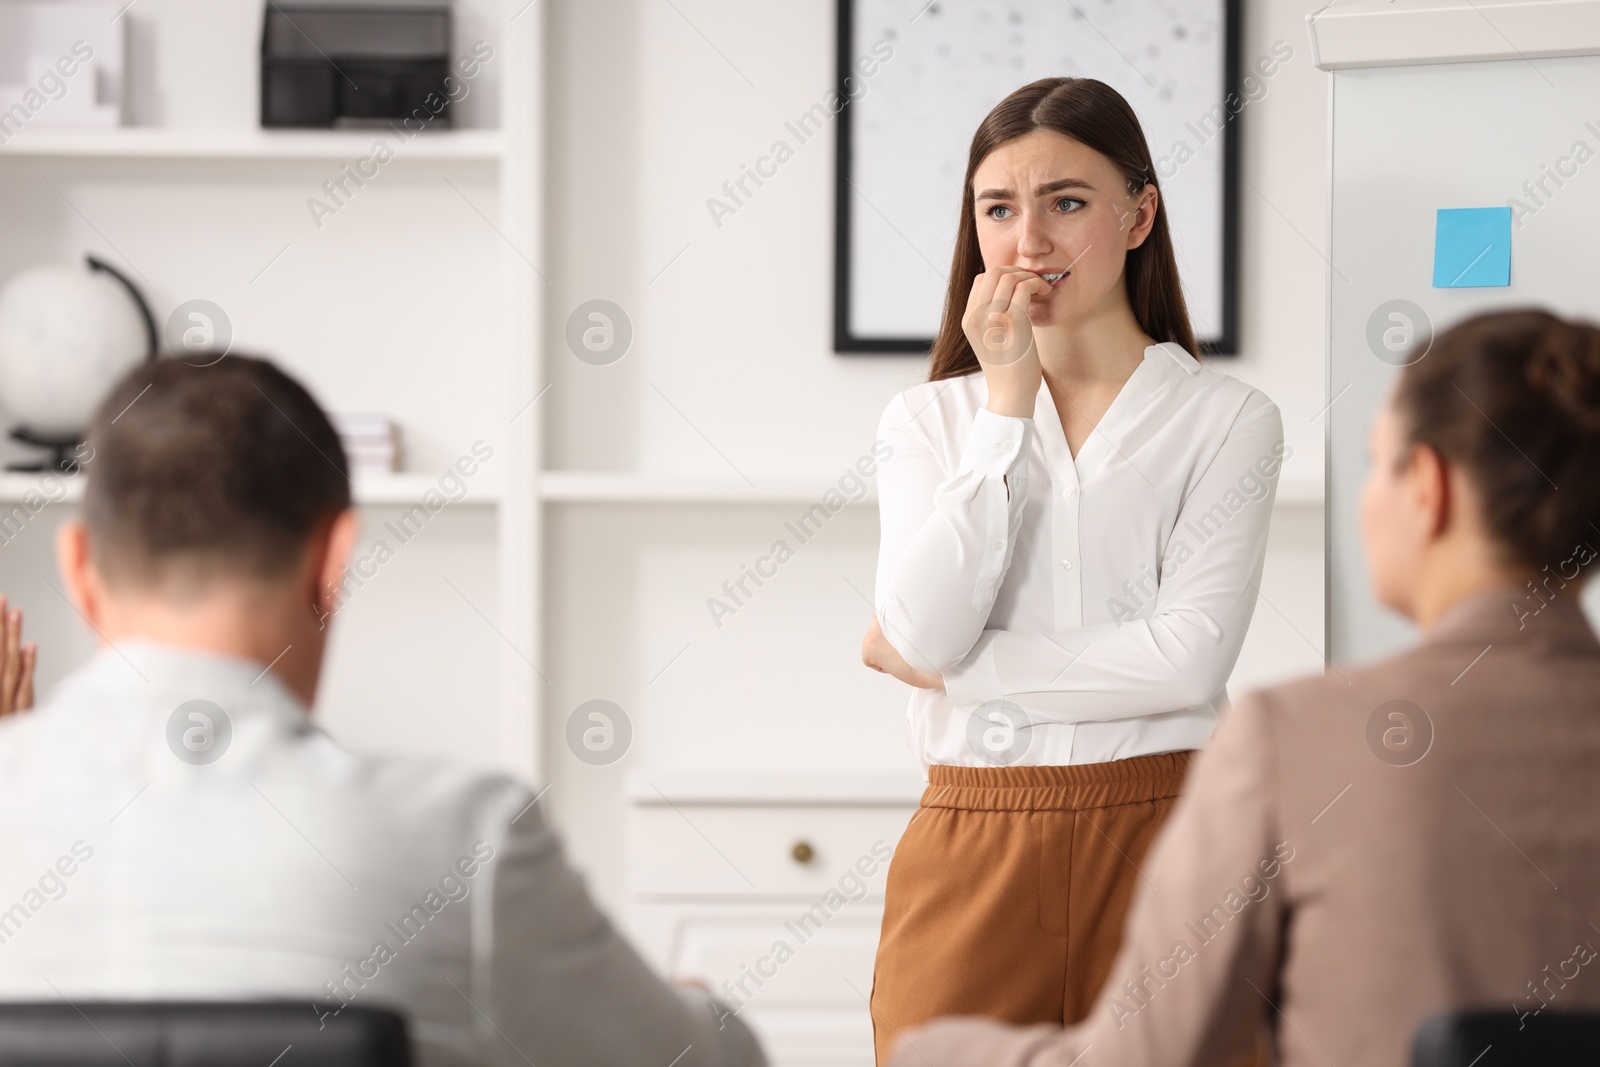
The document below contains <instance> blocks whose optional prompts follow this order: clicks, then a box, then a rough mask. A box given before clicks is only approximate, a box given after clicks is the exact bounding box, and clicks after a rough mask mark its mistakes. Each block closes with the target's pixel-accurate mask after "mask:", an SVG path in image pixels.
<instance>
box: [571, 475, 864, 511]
mask: <svg viewBox="0 0 1600 1067" xmlns="http://www.w3.org/2000/svg"><path fill="white" fill-rule="evenodd" d="M830 488H831V489H837V486H836V485H835V484H834V482H832V481H829V480H828V479H816V480H812V479H805V478H767V479H762V480H761V481H760V482H759V483H757V484H756V485H755V486H751V485H750V484H749V483H747V482H743V481H740V480H739V479H737V478H731V477H730V478H681V477H675V476H670V475H651V474H621V473H608V472H605V471H545V472H544V473H543V474H542V475H540V476H539V492H540V495H541V496H542V497H543V498H544V499H545V500H549V501H554V502H556V503H574V504H577V503H597V504H604V503H620V504H679V503H682V504H811V503H815V502H816V501H819V500H821V499H822V495H823V494H824V493H826V492H827V491H828V490H829V489H830ZM876 498H877V494H876V492H875V491H874V490H872V489H871V488H870V487H869V489H868V492H867V495H866V496H865V497H863V498H860V499H863V500H875V499H876Z"/></svg>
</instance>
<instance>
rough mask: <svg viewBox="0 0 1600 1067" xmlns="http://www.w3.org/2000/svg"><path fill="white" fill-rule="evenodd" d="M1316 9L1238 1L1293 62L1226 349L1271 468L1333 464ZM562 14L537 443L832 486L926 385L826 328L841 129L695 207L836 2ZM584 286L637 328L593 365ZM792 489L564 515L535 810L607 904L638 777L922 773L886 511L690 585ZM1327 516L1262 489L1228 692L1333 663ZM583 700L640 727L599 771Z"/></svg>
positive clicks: (725, 172)
mask: <svg viewBox="0 0 1600 1067" xmlns="http://www.w3.org/2000/svg"><path fill="white" fill-rule="evenodd" d="M1311 9H1312V5H1309V4H1305V5H1302V4H1293V3H1288V4H1268V3H1266V2H1264V0H1246V31H1245V37H1244V46H1243V57H1244V61H1245V62H1246V63H1251V62H1253V61H1254V59H1255V58H1257V57H1259V56H1262V55H1264V54H1266V53H1267V52H1268V51H1269V50H1270V48H1271V46H1272V44H1273V42H1275V41H1277V40H1279V39H1282V40H1284V41H1286V42H1287V43H1288V44H1289V45H1290V46H1291V47H1292V48H1293V50H1294V55H1293V58H1292V59H1290V60H1289V61H1288V62H1287V63H1285V64H1284V65H1283V66H1282V68H1281V69H1280V70H1279V72H1278V73H1277V74H1276V75H1275V76H1274V77H1273V78H1272V79H1271V80H1270V82H1269V83H1268V92H1267V94H1266V95H1265V96H1264V97H1262V98H1261V99H1259V100H1257V101H1255V102H1253V103H1251V104H1250V105H1249V106H1248V107H1247V108H1246V109H1245V111H1244V112H1243V115H1242V118H1241V120H1240V121H1241V123H1242V125H1241V126H1240V129H1242V131H1243V138H1244V140H1243V152H1242V161H1243V176H1244V178H1245V181H1246V184H1245V185H1244V186H1243V188H1242V193H1241V205H1242V219H1243V232H1242V262H1241V274H1240V276H1241V282H1242V285H1243V298H1242V300H1241V311H1242V341H1243V354H1242V355H1241V356H1240V357H1239V358H1237V359H1234V360H1230V361H1228V362H1227V363H1226V364H1225V367H1226V368H1227V369H1228V370H1229V371H1230V372H1231V373H1235V374H1237V375H1238V376H1239V377H1241V378H1243V379H1245V380H1247V381H1249V382H1250V383H1252V384H1254V385H1256V386H1258V387H1259V388H1261V389H1263V390H1264V391H1265V392H1266V393H1267V394H1268V395H1269V396H1271V397H1272V398H1273V399H1274V400H1275V401H1276V402H1277V403H1278V405H1279V406H1280V407H1281V408H1282V410H1283V417H1284V427H1285V432H1286V436H1287V439H1288V442H1289V444H1290V445H1291V446H1292V447H1293V448H1294V458H1293V460H1292V462H1291V464H1289V465H1287V466H1286V468H1285V470H1286V475H1293V474H1295V473H1296V472H1298V471H1308V470H1309V471H1313V472H1320V470H1321V468H1322V463H1323V425H1322V422H1321V420H1320V419H1319V418H1318V415H1319V412H1320V409H1321V407H1322V404H1323V402H1324V399H1323V398H1324V380H1325V371H1324V362H1323V360H1324V336H1325V334H1324V314H1323V297H1324V270H1325V268H1324V263H1323V260H1322V258H1321V252H1320V251H1319V250H1320V249H1321V247H1322V243H1323V235H1324V230H1325V227H1324V219H1325V198H1324V181H1325V170H1326V147H1325V135H1326V112H1327V98H1326V83H1325V76H1324V75H1323V74H1322V73H1321V72H1319V71H1317V70H1316V69H1315V68H1313V67H1312V65H1311V60H1310V53H1309V48H1308V46H1307V43H1306V33H1305V24H1304V16H1305V14H1306V12H1307V11H1309V10H1311ZM550 19H551V22H550V30H551V33H550V39H551V47H552V65H551V71H550V77H551V82H550V86H549V94H548V95H549V100H550V107H551V114H550V143H549V146H548V147H549V168H550V170H549V175H548V182H549V196H550V200H549V219H548V231H547V232H548V233H549V235H550V238H549V240H550V246H549V247H548V248H547V249H546V260H547V262H548V263H549V264H550V265H551V269H550V270H549V271H548V273H549V274H550V277H551V282H552V285H551V288H550V290H549V298H550V304H549V309H550V311H549V316H548V322H549V335H548V337H547V344H548V346H549V352H548V360H549V362H548V373H549V375H550V377H551V379H552V380H553V382H554V384H553V386H552V389H551V392H550V394H549V396H548V397H547V401H548V402H549V403H550V408H549V409H548V411H547V417H548V419H549V422H548V424H547V425H548V429H549V436H548V439H547V441H546V445H545V447H546V457H547V465H549V466H552V467H558V468H566V469H582V470H620V471H637V470H642V471H648V472H658V473H672V474H693V475H706V476H728V477H738V476H739V474H743V475H744V476H747V477H748V478H749V479H750V480H751V481H752V482H754V483H756V484H757V485H761V484H763V483H764V482H766V481H769V480H771V479H773V478H777V477H784V476H787V477H790V478H796V477H797V478H802V479H806V480H809V481H811V482H813V483H814V484H815V485H816V487H817V492H818V494H819V495H820V493H821V492H822V491H823V490H824V489H825V488H826V487H827V486H828V485H829V484H830V483H831V482H832V481H834V480H835V479H836V478H837V477H838V476H839V474H840V473H842V472H843V471H844V470H845V468H846V467H847V466H848V465H849V464H850V463H852V462H853V461H854V460H855V459H856V457H858V456H860V455H862V454H863V453H864V452H865V451H866V450H867V448H868V447H869V445H870V444H871V440H872V436H873V431H874V429H875V426H876V423H877V419H878V416H879V414H880V413H881V412H882V410H883V407H884V405H885V404H886V403H887V401H888V399H889V398H890V397H891V396H892V395H893V394H894V393H896V392H897V391H899V390H901V389H904V388H906V387H908V386H910V385H912V384H915V383H916V382H918V381H921V380H923V379H924V377H925V374H926V367H925V361H924V360H922V359H920V358H917V357H908V356H859V355H853V356H839V355H836V354H834V353H833V351H832V350H831V340H830V338H831V332H830V331H831V325H830V324H831V316H832V292H833V288H832V284H833V283H832V263H833V165H834V152H833V138H832V133H831V131H830V132H829V134H828V135H827V136H826V137H818V138H815V139H813V140H811V141H810V142H808V143H806V144H805V145H802V146H800V148H799V151H798V152H797V154H796V157H795V158H794V159H793V160H792V161H790V162H789V163H787V164H785V165H784V167H783V168H782V169H781V170H780V171H779V173H778V175H777V177H776V178H774V179H771V180H769V181H767V183H766V185H765V186H764V187H763V188H762V189H760V191H759V195H757V196H756V197H754V198H753V199H751V200H750V201H749V202H748V203H747V205H746V206H745V207H743V208H741V209H740V210H739V211H738V213H737V214H736V215H735V216H733V217H732V218H726V219H724V220H723V225H722V226H721V228H720V229H719V228H718V227H717V226H716V225H715V223H714V222H713V220H712V217H711V215H710V213H709V212H708V211H707V209H706V206H705V200H706V198H707V197H709V196H711V195H713V194H714V193H716V192H717V190H718V188H719V187H720V185H721V184H722V182H723V181H724V179H727V178H730V177H736V176H737V175H738V173H739V168H740V165H741V164H743V163H748V162H750V161H751V160H753V159H754V157H755V156H756V155H758V154H760V153H762V152H764V151H765V150H766V148H767V146H768V145H769V144H770V143H771V141H772V140H773V138H774V137H775V136H778V135H779V134H780V132H781V128H782V123H783V121H784V120H785V119H786V118H789V117H790V116H792V115H793V114H796V113H798V112H800V111H802V110H804V109H805V108H806V107H808V106H810V104H811V103H812V102H813V101H815V100H816V99H817V98H818V97H819V96H821V95H822V94H823V93H824V92H825V91H826V90H827V88H828V87H829V86H830V84H831V81H832V78H833V64H834V5H833V4H832V3H826V2H821V0H811V2H808V3H804V4H791V5H767V4H742V3H735V2H733V0H673V3H672V4H667V3H664V2H657V0H636V2H625V0H588V2H584V3H581V4H579V3H559V4H555V5H553V6H552V8H551V10H550ZM907 32H908V33H913V32H915V27H914V26H912V27H908V29H907ZM1054 73H1059V72H1057V71H1039V72H1036V73H1035V72H1027V73H1026V76H1019V78H1018V84H1019V85H1020V84H1023V83H1024V82H1025V81H1028V80H1031V78H1032V77H1036V76H1043V75H1045V74H1054ZM747 79H748V80H747ZM951 224H952V225H954V220H953V219H952V220H951ZM674 257H676V258H674ZM669 264H670V265H669ZM596 298H603V299H607V300H611V301H613V302H615V303H617V304H618V305H620V306H621V307H622V308H624V309H625V311H626V312H627V313H628V315H629V316H630V318H631V320H632V323H633V327H634V340H633V345H632V348H631V349H630V351H629V352H628V354H627V355H626V356H625V357H624V358H623V359H622V360H621V361H620V362H617V363H615V364H612V365H610V366H606V367H595V366H590V365H588V364H585V363H582V362H580V361H578V360H577V359H575V358H573V357H571V356H570V355H569V354H568V352H567V350H566V348H565V342H564V339H563V329H564V325H565V321H566V318H567V316H568V314H569V312H570V311H571V310H572V309H573V308H574V307H576V306H577V305H578V304H580V303H582V302H584V301H586V300H591V299H596ZM736 471H737V472H739V473H735V472H736ZM801 510H802V508H800V507H798V506H762V507H755V506H728V505H717V506H712V507H706V506H701V507H699V508H697V509H693V510H691V509H688V508H683V507H679V506H673V507H667V506H660V505H650V506H641V505H605V506H593V505H566V506H563V507H562V508H560V509H559V510H557V511H556V512H554V514H553V517H552V519H551V521H550V524H549V531H548V532H549V542H548V544H547V547H546V551H547V553H548V554H549V562H550V564H551V565H552V568H551V584H550V585H549V587H548V597H547V603H546V611H547V616H546V618H547V631H546V632H547V634H548V635H549V636H548V638H547V642H548V643H547V647H546V649H545V650H544V658H545V660H546V661H548V662H550V663H555V664H559V665H560V677H557V678H554V679H553V685H552V687H551V690H550V699H549V702H548V704H547V708H548V715H547V719H546V722H545V735H546V740H547V744H548V748H547V751H548V752H549V753H550V759H549V761H548V762H549V768H548V769H549V773H550V780H551V782H552V783H553V788H552V790H551V792H550V795H549V797H548V803H549V804H550V805H551V807H552V809H553V810H554V812H555V813H556V816H557V818H558V820H559V821H560V822H561V823H562V825H563V826H564V827H565V828H566V830H567V831H568V840H569V843H570V847H571V849H572V851H573V853H574V854H575V856H576V857H577V858H578V860H579V862H580V863H582V864H583V865H584V866H585V867H586V868H587V869H588V870H589V871H590V872H591V873H592V875H593V876H594V878H595V881H596V886H597V888H598V889H599V890H600V891H601V893H602V895H603V896H605V897H606V898H607V899H608V900H609V901H610V902H611V903H613V904H614V905H620V903H621V891H622V886H623V884H624V882H623V880H624V866H623V862H624V857H623V851H622V815H623V807H622V802H621V798H620V781H621V777H622V775H623V773H624V772H625V771H627V770H629V769H632V770H637V771H641V772H643V773H644V774H645V776H646V777H648V776H649V775H651V774H656V773H663V774H664V773H668V772H677V771H693V770H707V771H709V770H715V769H733V768H736V769H744V770H748V769H771V770H779V769H788V770H819V771H820V770H834V769H854V770H874V769H877V770H884V771H894V770H904V769H906V768H908V767H912V766H914V763H913V761H912V757H911V755H910V752H909V749H908V747H907V744H906V740H905V723H904V716H903V709H904V703H905V701H904V690H903V689H902V688H901V687H900V686H899V684H898V683H896V682H894V681H893V680H892V679H888V678H886V677H883V676H880V675H877V674H874V673H873V672H870V671H868V670H867V669H866V668H864V667H862V666H861V664H860V661H859V655H858V650H859V643H860V638H861V635H862V633H863V632H864V630H865V628H866V625H867V622H868V621H869V620H870V617H871V608H870V603H869V602H868V601H867V600H865V599H863V594H865V595H867V596H870V590H871V588H872V584H873V572H874V566H875V550H876V537H877V520H876V513H875V510H874V507H873V505H871V504H857V505H852V506H851V507H849V508H847V509H846V510H845V511H844V512H843V513H841V514H840V516H839V517H837V518H836V519H834V520H833V522H832V523H831V524H830V525H829V526H828V527H827V528H826V529H825V531H824V532H823V533H822V534H821V535H820V536H819V537H818V538H816V539H815V540H814V541H812V542H811V543H809V544H808V545H806V546H804V547H803V548H802V549H801V550H800V551H799V553H798V554H797V557H796V558H795V559H794V560H793V561H791V562H790V563H788V564H786V565H785V567H784V568H783V569H782V570H780V572H779V574H778V576H777V577H776V578H774V579H772V580H770V581H769V582H768V583H767V585H766V586H764V587H763V588H762V589H761V590H760V592H759V594H758V595H757V596H756V597H755V598H754V599H753V600H752V601H751V602H750V604H749V605H748V606H747V607H745V608H743V609H742V610H740V611H739V612H738V614H737V615H735V616H734V617H732V618H729V619H724V620H723V625H722V627H721V628H720V629H718V628H716V627H714V626H713V624H712V622H711V619H710V616H709V613H708V611H707V610H706V607H705V599H706V598H707V597H709V596H712V595H714V594H716V593H717V592H718V591H719V589H720V586H721V583H722V582H723V580H724V579H726V578H730V577H736V576H737V575H738V573H739V568H740V565H741V564H742V563H748V562H750V561H752V560H753V559H754V558H755V556H756V555H758V554H759V553H760V552H762V551H764V550H765V549H766V548H767V546H768V545H769V544H770V543H771V541H772V540H773V539H774V538H775V537H777V536H779V534H780V533H781V530H782V524H783V522H784V520H785V519H788V518H790V517H791V516H792V515H794V514H796V513H798V512H799V511H801ZM1322 536H1323V531H1322V517H1321V513H1320V510H1318V509H1282V508H1281V509H1280V510H1279V512H1278V515H1277V517H1276V518H1275V520H1274V529H1273V534H1272V541H1271V551H1270V555H1269V558H1268V562H1267V568H1266V575H1265V578H1264V581H1263V586H1262V590H1263V602H1262V603H1261V605H1260V606H1259V608H1258V610H1257V615H1256V623H1255V625H1254V627H1253V629H1252V631H1251V634H1250V636H1249V639H1248V640H1247V642H1246V646H1245V651H1244V654H1243V656H1242V657H1241V660H1240V663H1239V668H1238V671H1237V672H1236V675H1235V686H1236V687H1237V686H1238V685H1248V684H1252V683H1255V682H1259V681H1263V680H1266V679H1271V678H1277V677H1282V676H1285V675H1288V674H1295V673H1300V672H1304V671H1307V670H1313V669H1320V667H1321V660H1320V651H1319V650H1320V648H1321V642H1322V603H1323V598H1322V558H1323V557H1322ZM674 657H677V658H676V659H675V658H674ZM669 664H670V666H669ZM658 672H660V673H659V677H657V674H658ZM597 697H603V698H606V699H609V700H613V701H615V702H616V703H618V704H619V705H621V706H622V707H623V708H624V709H625V711H626V712H627V713H628V714H629V716H630V718H631V720H632V722H633V726H634V730H635V736H634V742H633V746H634V747H633V749H632V751H630V752H629V754H628V755H627V756H626V757H625V758H624V759H623V760H622V761H620V762H619V763H617V764H615V765H613V766H611V767H605V768H596V767H591V766H588V765H586V764H584V763H581V762H579V761H578V760H576V759H575V758H572V757H571V756H570V755H569V753H568V751H567V749H566V746H565V743H564V740H563V730H564V725H565V717H566V713H567V712H569V711H570V710H571V709H572V708H574V707H576V706H577V705H578V704H579V703H581V702H583V701H585V700H589V699H593V698H597Z"/></svg>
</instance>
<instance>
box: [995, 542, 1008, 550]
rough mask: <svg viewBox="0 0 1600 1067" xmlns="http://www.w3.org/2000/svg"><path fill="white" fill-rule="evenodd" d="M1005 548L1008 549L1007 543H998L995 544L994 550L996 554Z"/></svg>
mask: <svg viewBox="0 0 1600 1067" xmlns="http://www.w3.org/2000/svg"><path fill="white" fill-rule="evenodd" d="M1005 547H1006V543H1005V542H1004V541H996V542H995V543H994V550H995V551H996V552H998V551H1000V550H1001V549H1002V548H1005Z"/></svg>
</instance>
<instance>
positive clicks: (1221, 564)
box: [908, 393, 1283, 722]
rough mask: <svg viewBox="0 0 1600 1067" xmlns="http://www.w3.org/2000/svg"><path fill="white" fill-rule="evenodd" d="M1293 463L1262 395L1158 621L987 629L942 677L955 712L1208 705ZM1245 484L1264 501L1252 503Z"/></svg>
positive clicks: (1091, 715)
mask: <svg viewBox="0 0 1600 1067" xmlns="http://www.w3.org/2000/svg"><path fill="white" fill-rule="evenodd" d="M1282 456H1283V422H1282V418H1281V417H1280V415H1279V413H1278V409H1277V407H1276V406H1275V405H1274V404H1273V403H1272V402H1271V401H1269V400H1267V399H1266V398H1265V397H1263V396H1261V395H1260V394H1259V393H1256V394H1253V395H1252V401H1251V403H1250V404H1248V405H1246V406H1245V407H1243V408H1242V410H1241V411H1240V412H1239V413H1238V415H1237V416H1236V417H1235V419H1234V421H1233V423H1232V425H1231V427H1230V429H1229V432H1228V435H1227V437H1226V439H1225V440H1224V442H1223V443H1222V445H1221V446H1220V447H1219V448H1218V450H1217V452H1216V454H1215V456H1213V457H1212V459H1211V461H1210V463H1209V464H1208V465H1207V466H1206V469H1205V471H1204V473H1203V474H1202V475H1201V476H1200V477H1199V478H1198V479H1196V480H1195V482H1194V484H1193V486H1192V488H1191V489H1190V491H1189V492H1188V494H1187V495H1186V496H1185V498H1184V501H1183V504H1182V505H1181V507H1180V509H1179V512H1178V518H1177V522H1176V524H1175V531H1176V532H1175V533H1174V537H1178V536H1184V537H1189V536H1190V535H1189V534H1187V533H1183V531H1190V530H1194V529H1207V530H1213V531H1214V532H1212V533H1211V534H1210V536H1209V537H1208V538H1207V539H1206V540H1205V541H1203V542H1202V543H1200V544H1199V546H1198V547H1197V548H1194V549H1193V551H1192V553H1179V552H1175V551H1173V550H1172V549H1171V546H1170V545H1169V549H1168V553H1167V558H1166V559H1165V560H1164V561H1163V564H1162V568H1161V574H1160V580H1159V585H1158V589H1157V591H1156V596H1155V598H1154V601H1153V604H1152V606H1151V607H1150V609H1149V611H1148V613H1147V614H1146V615H1144V616H1142V617H1138V618H1127V619H1123V620H1120V621H1117V622H1111V623H1097V624H1093V625H1087V626H1081V627H1077V628H1074V629H1071V630H1062V631H1056V632H1048V633H1019V632H1013V631H1009V630H1001V629H988V630H984V631H983V632H982V633H981V634H980V635H978V636H977V637H976V638H975V640H974V642H973V644H972V645H971V646H970V649H969V651H968V652H967V653H966V655H965V656H964V657H963V658H962V659H961V660H960V662H958V663H955V664H949V665H946V666H945V667H944V668H942V669H941V670H940V673H941V674H942V675H943V676H944V683H945V692H946V693H947V694H948V696H949V698H950V701H951V703H952V705H954V706H955V707H958V708H976V707H978V706H980V705H982V704H984V703H986V702H989V701H994V700H1007V701H1010V702H1012V703H1014V704H1016V705H1017V706H1018V707H1020V708H1021V709H1023V711H1025V712H1027V713H1028V714H1029V715H1031V716H1033V717H1035V718H1038V719H1041V720H1046V721H1052V722H1090V721H1107V720H1114V719H1122V718H1130V717H1133V716H1139V715H1152V714H1160V713H1163V712H1170V711H1177V710H1180V709H1184V708H1192V707H1198V706H1200V705H1202V704H1205V703H1207V702H1209V701H1210V700H1211V699H1212V698H1213V697H1215V696H1216V695H1217V694H1219V693H1220V692H1221V691H1222V690H1223V687H1224V685H1225V684H1226V683H1227V680H1228V676H1229V674H1230V673H1232V670H1233V665H1234V663H1235V662H1236V661H1237V659H1238V657H1239V650H1240V647H1241V646H1242V644H1243V642H1244V637H1245V632H1246V631H1247V630H1248V629H1249V626H1250V618H1251V616H1252V614H1253V613H1254V610H1255V605H1256V598H1257V594H1258V587H1259V585H1260V581H1261V571H1262V567H1263V564H1264V561H1265V558H1266V548H1267V532H1268V528H1269V525H1270V521H1271V518H1272V506H1273V500H1274V498H1275V496H1276V491H1277V482H1278V473H1279V469H1280V466H1281V460H1282ZM1250 478H1253V479H1254V481H1253V482H1250V481H1248V479H1250ZM1242 480H1246V481H1247V484H1251V485H1260V486H1262V489H1261V492H1260V494H1259V495H1258V496H1254V497H1251V496H1247V495H1246V494H1245V492H1244V491H1243V490H1242V489H1241V482H1242ZM908 659H909V657H908Z"/></svg>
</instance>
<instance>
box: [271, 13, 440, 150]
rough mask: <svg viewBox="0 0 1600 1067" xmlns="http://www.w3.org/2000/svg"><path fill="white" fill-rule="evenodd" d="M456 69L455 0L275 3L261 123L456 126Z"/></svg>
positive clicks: (412, 126)
mask: <svg viewBox="0 0 1600 1067" xmlns="http://www.w3.org/2000/svg"><path fill="white" fill-rule="evenodd" d="M449 73H450V7H449V5H448V4H407V5H404V6H400V5H392V6H377V5H362V6H355V5H351V4H348V3H344V4H340V3H329V4H317V3H307V2H306V0H299V2H282V0H271V2H269V3H268V4H267V5H266V18H265V21H264V23H263V26H262V31H261V125H262V126H266V127H285V126H294V127H307V126H310V127H333V126H385V125H388V124H390V123H393V122H396V121H399V120H405V119H411V122H410V123H409V124H408V125H409V128H411V129H419V128H421V125H426V126H429V127H434V126H439V127H447V126H449V125H450V124H451V116H450V110H451V108H450V97H449V95H448V94H447V93H446V87H445V77H446V75H448V74H449ZM430 97H431V99H430ZM430 105H431V106H430Z"/></svg>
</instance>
